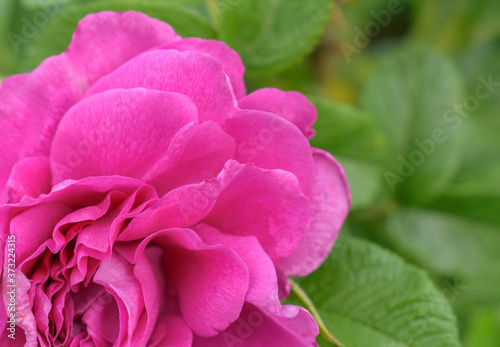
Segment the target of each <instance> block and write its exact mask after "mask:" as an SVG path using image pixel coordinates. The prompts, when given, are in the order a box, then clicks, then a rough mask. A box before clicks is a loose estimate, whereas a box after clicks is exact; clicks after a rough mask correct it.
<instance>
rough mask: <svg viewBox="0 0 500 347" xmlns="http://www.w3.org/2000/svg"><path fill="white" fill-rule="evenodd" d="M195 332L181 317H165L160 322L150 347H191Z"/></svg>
mask: <svg viewBox="0 0 500 347" xmlns="http://www.w3.org/2000/svg"><path fill="white" fill-rule="evenodd" d="M192 344H193V332H192V331H191V329H190V328H189V327H188V326H187V324H186V322H184V320H183V319H182V318H181V317H176V316H165V317H163V318H161V319H159V320H158V323H157V324H156V328H155V331H154V333H153V336H151V339H150V340H149V343H148V347H191V346H192Z"/></svg>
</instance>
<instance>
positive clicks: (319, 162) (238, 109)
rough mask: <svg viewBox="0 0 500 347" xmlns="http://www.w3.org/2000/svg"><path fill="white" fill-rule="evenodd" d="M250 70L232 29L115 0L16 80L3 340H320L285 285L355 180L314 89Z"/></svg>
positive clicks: (344, 208) (3, 108)
mask: <svg viewBox="0 0 500 347" xmlns="http://www.w3.org/2000/svg"><path fill="white" fill-rule="evenodd" d="M243 72H244V67H243V65H242V63H241V61H240V58H239V56H238V54H237V53H235V52H234V51H232V50H231V49H229V48H228V47H227V46H226V45H225V44H224V43H221V42H218V41H210V40H202V39H197V38H186V39H182V38H181V37H179V36H178V35H177V34H176V33H175V32H174V31H173V30H172V28H171V27H170V26H168V25H167V24H165V23H163V22H160V21H158V20H155V19H152V18H149V17H147V16H145V15H143V14H141V13H136V12H125V13H113V12H102V13H98V14H94V15H89V16H87V17H86V18H85V19H83V20H82V21H81V22H80V24H79V25H78V29H77V31H76V32H75V34H74V36H73V40H72V42H71V44H70V46H69V47H68V49H67V51H66V52H64V53H62V54H61V55H59V56H54V57H51V58H48V59H47V60H45V61H44V62H43V63H42V64H41V65H40V66H39V67H38V68H37V69H35V70H34V71H33V72H31V73H28V74H23V75H18V76H12V77H10V78H7V79H6V80H4V81H3V83H2V85H1V89H0V132H1V134H0V135H1V136H0V139H1V140H0V141H2V143H1V145H2V151H1V152H0V157H1V160H0V204H1V207H0V221H1V226H0V258H1V259H3V269H2V290H1V291H2V297H3V301H1V300H0V306H1V307H0V322H1V323H0V328H1V332H0V334H1V335H2V337H1V338H0V344H1V345H5V344H6V343H9V345H13V346H15V345H25V346H38V345H39V346H78V345H82V346H83V345H85V346H89V345H96V346H134V347H136V346H172V347H174V346H175V347H179V346H202V347H211V346H229V347H230V346H315V345H316V343H315V337H316V336H317V334H318V326H317V324H316V322H315V320H314V319H313V317H312V316H311V315H310V314H309V313H308V312H307V311H306V310H304V309H302V308H299V307H295V306H286V305H281V303H280V300H279V294H278V293H279V289H280V288H279V287H280V286H281V290H282V291H283V292H285V293H286V292H287V290H288V289H287V277H289V276H304V275H307V274H309V273H310V272H312V271H314V270H315V269H316V268H317V267H318V266H319V265H320V264H321V263H322V262H323V260H324V259H325V258H326V256H327V255H328V253H329V251H330V249H331V247H332V245H333V243H334V241H335V239H336V237H337V234H338V231H339V229H340V227H341V225H342V223H343V221H344V219H345V217H346V215H347V212H348V209H349V204H350V195H349V191H348V188H347V184H346V180H345V177H344V173H343V171H342V169H341V167H340V166H339V164H338V163H337V162H336V161H335V160H334V159H333V158H332V156H331V155H329V154H328V153H326V152H324V151H321V150H318V149H311V147H310V145H309V142H308V139H307V138H308V137H311V136H312V135H313V134H314V132H313V130H311V128H310V127H311V125H312V124H313V123H314V121H315V118H316V111H315V108H314V106H313V105H312V104H311V103H309V102H308V101H307V99H306V98H305V97H304V96H303V95H301V94H299V93H297V92H283V91H280V90H276V89H261V90H258V91H256V92H254V93H251V94H249V95H246V91H245V85H244V81H243ZM12 254H14V256H12ZM11 259H13V261H12V260H11ZM11 285H15V286H16V287H12V286H11ZM12 288H15V289H14V292H15V295H14V296H13V295H11V293H12ZM12 314H14V316H15V324H16V327H17V329H11V330H9V327H11V326H10V323H9V321H8V320H9V319H10V317H11V315H12ZM12 331H14V332H15V337H16V339H15V340H12V338H11V337H9V334H11V333H12Z"/></svg>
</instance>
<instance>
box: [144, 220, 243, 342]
mask: <svg viewBox="0 0 500 347" xmlns="http://www.w3.org/2000/svg"><path fill="white" fill-rule="evenodd" d="M150 242H154V244H155V245H159V246H161V247H162V248H163V249H164V267H165V270H166V274H167V278H168V279H169V281H172V284H173V285H174V287H175V288H176V290H177V293H178V295H179V303H180V309H181V312H182V316H183V318H184V320H185V321H186V323H187V324H188V325H189V327H190V328H191V329H192V330H193V331H194V332H196V333H197V334H198V335H201V336H213V335H216V334H217V333H218V332H219V331H221V330H224V329H226V328H227V327H228V326H229V325H230V324H231V323H232V322H234V321H235V320H236V318H238V315H239V312H240V310H241V308H242V306H243V302H244V300H245V293H246V292H247V290H248V281H249V279H248V276H249V275H248V269H247V267H246V265H245V263H244V262H243V261H242V260H241V258H240V257H239V256H238V255H237V254H236V253H234V252H233V251H232V250H230V249H228V248H224V247H220V246H208V245H206V244H204V243H203V242H202V241H201V239H200V238H199V236H198V235H196V233H195V232H193V231H192V230H190V229H166V230H162V231H159V232H157V233H154V234H152V235H150V236H149V237H147V238H146V239H144V241H143V242H141V244H140V245H139V246H138V248H137V251H136V257H137V255H140V254H141V252H142V250H143V249H144V248H145V247H146V246H147V245H148V244H149V243H150Z"/></svg>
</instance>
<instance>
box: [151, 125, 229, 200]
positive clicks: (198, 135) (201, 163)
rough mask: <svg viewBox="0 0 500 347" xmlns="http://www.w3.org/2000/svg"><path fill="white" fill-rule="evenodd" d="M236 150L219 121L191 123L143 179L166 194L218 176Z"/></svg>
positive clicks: (178, 134) (182, 130)
mask: <svg viewBox="0 0 500 347" xmlns="http://www.w3.org/2000/svg"><path fill="white" fill-rule="evenodd" d="M234 151H235V144H234V139H233V138H232V137H231V136H229V135H228V134H226V133H225V132H224V131H223V130H222V129H221V128H220V126H219V125H218V124H217V123H215V122H212V121H208V122H205V123H202V124H188V125H186V126H185V127H184V128H183V129H181V130H180V131H179V132H178V133H177V134H176V135H175V136H174V138H173V139H172V142H171V143H170V145H169V147H168V149H167V151H166V153H165V154H164V156H163V158H161V159H160V160H159V161H158V162H157V163H156V165H155V166H154V167H153V168H152V169H150V170H149V172H148V173H146V175H145V176H144V177H143V180H144V181H145V182H148V183H149V184H151V185H152V186H154V187H156V190H157V191H158V194H159V195H160V196H163V195H164V194H165V193H167V192H168V191H170V190H172V189H174V188H177V187H180V186H183V185H187V184H193V183H200V182H201V181H203V180H204V179H210V178H213V177H217V175H218V174H219V172H220V171H221V170H222V168H223V167H224V164H225V163H226V161H227V160H229V159H230V158H232V157H233V156H234Z"/></svg>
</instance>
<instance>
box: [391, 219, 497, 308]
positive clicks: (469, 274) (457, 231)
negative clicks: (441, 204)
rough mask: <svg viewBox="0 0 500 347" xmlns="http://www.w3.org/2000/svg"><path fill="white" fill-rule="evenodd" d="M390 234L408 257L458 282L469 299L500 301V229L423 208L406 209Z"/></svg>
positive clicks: (482, 301) (392, 226) (487, 303)
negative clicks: (499, 269) (499, 268)
mask: <svg viewBox="0 0 500 347" xmlns="http://www.w3.org/2000/svg"><path fill="white" fill-rule="evenodd" d="M388 232H389V235H390V237H391V239H392V240H393V242H394V243H395V245H396V246H397V247H398V249H399V250H401V251H402V252H403V253H404V254H407V255H408V256H410V257H411V258H412V259H413V260H415V261H416V262H417V263H418V264H419V265H421V266H423V267H425V268H426V269H429V270H430V271H431V272H433V273H435V274H438V275H441V276H444V277H448V278H453V279H457V280H458V281H459V283H461V284H462V285H463V287H464V288H463V290H461V292H462V293H461V294H463V295H464V296H465V297H466V298H468V299H470V300H473V301H475V302H477V303H480V304H484V305H491V304H492V303H496V304H498V303H499V302H500V272H499V271H498V266H499V264H500V252H499V251H498V250H499V249H500V229H498V228H495V227H492V226H490V225H488V224H485V223H481V222H478V221H475V220H472V219H467V218H464V217H460V216H454V215H451V214H446V213H440V212H432V211H428V210H421V209H403V210H401V211H399V212H397V213H395V214H393V215H392V216H390V218H389V221H388Z"/></svg>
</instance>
